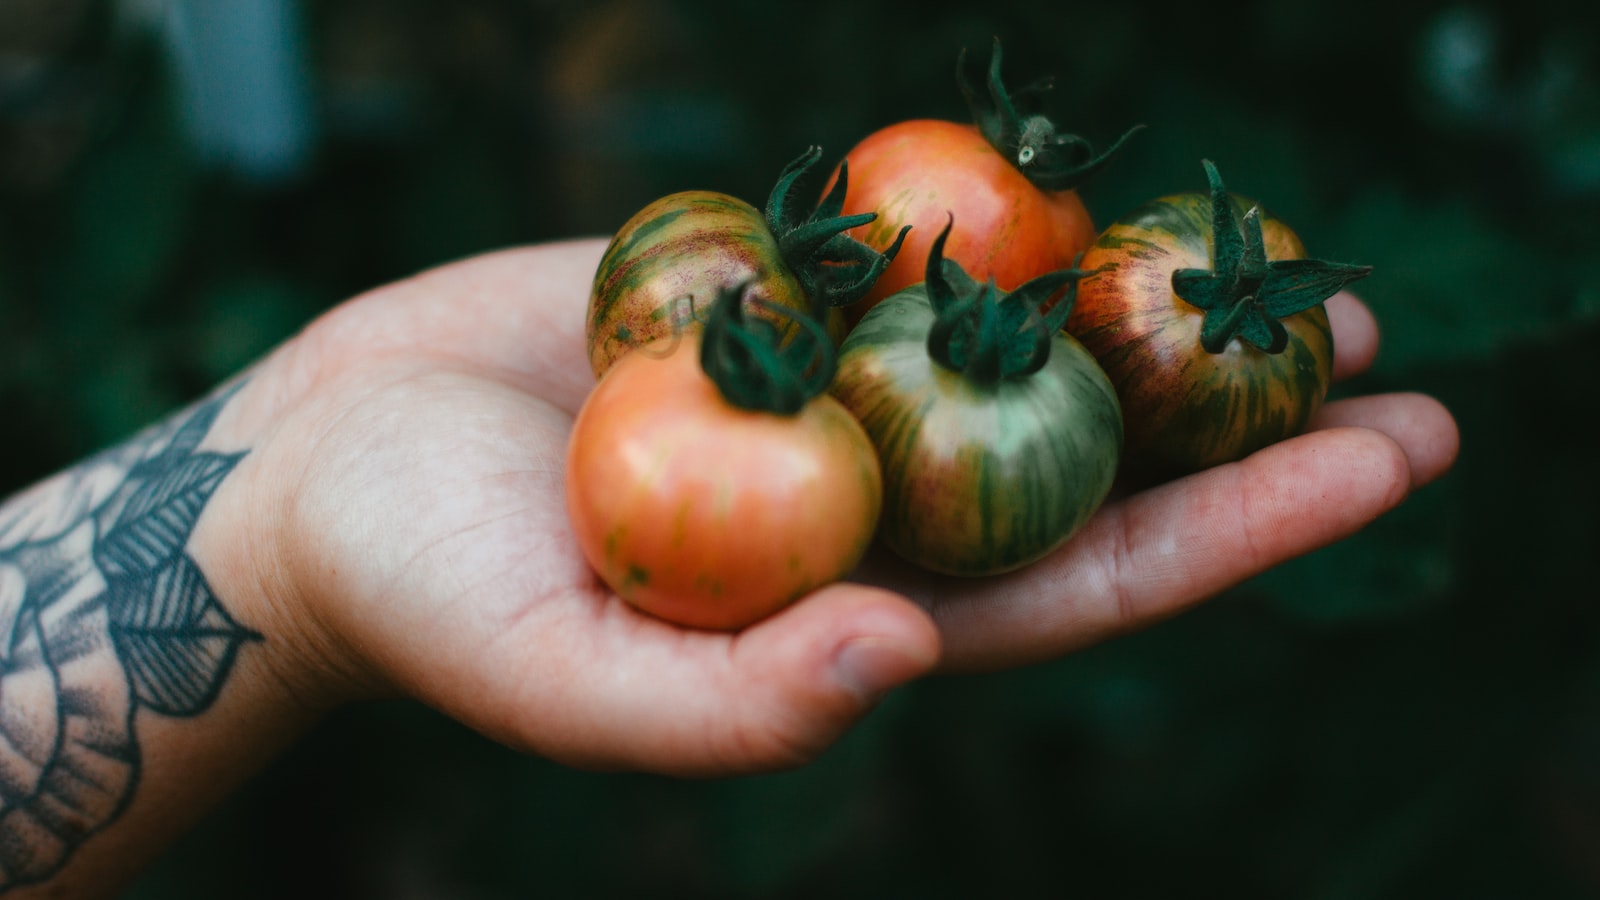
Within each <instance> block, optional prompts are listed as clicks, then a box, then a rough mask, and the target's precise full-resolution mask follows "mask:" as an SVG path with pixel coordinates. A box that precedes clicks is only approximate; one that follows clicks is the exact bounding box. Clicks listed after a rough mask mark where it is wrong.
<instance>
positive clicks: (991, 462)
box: [831, 226, 1122, 575]
mask: <svg viewBox="0 0 1600 900" xmlns="http://www.w3.org/2000/svg"><path fill="white" fill-rule="evenodd" d="M948 231H949V229H948V226H947V228H946V230H945V231H944V232H941V233H940V235H939V237H938V238H937V239H936V240H935V241H934V245H933V247H932V249H931V252H930V254H929V257H928V264H927V269H926V270H925V275H924V277H925V282H924V283H922V284H918V285H915V286H912V287H909V288H906V289H905V290H903V291H900V292H899V293H897V294H894V295H893V296H891V297H888V298H887V299H885V300H884V301H883V302H882V303H879V304H878V305H877V306H875V307H873V308H872V309H871V310H870V311H868V312H867V314H866V315H865V316H863V317H862V319H861V322H860V323H859V324H857V325H856V327H855V328H854V329H853V330H852V331H851V332H850V335H849V337H847V338H846V339H845V342H844V346H843V347H842V348H841V349H840V359H839V373H838V375H837V376H836V378H835V380H834V385H833V387H832V388H831V390H832V392H833V394H834V396H836V397H838V398H839V400H840V402H841V403H843V404H844V405H845V406H846V407H847V408H848V409H849V410H850V411H851V412H852V413H854V414H855V416H856V417H857V418H858V419H860V420H861V424H862V425H863V426H865V428H866V430H867V434H868V435H869V436H871V438H872V443H873V446H874V447H875V448H876V450H877V453H878V457H879V461H880V463H881V465H882V466H883V477H884V503H883V516H882V521H881V523H880V525H879V533H880V536H881V537H882V540H883V542H884V543H885V544H886V545H887V546H888V547H889V548H890V549H892V550H893V551H895V552H896V553H898V554H899V555H900V556H902V557H905V558H906V559H908V560H910V561H912V562H914V563H916V564H918V565H920V566H922V567H924V568H927V569H931V570H933V571H936V572H942V573H946V574H954V575H988V574H993V573H997V572H1003V571H1007V570H1010V569H1015V568H1018V567H1021V566H1023V565H1026V564H1027V563H1030V562H1032V561H1034V560H1036V559H1038V558H1040V557H1042V556H1044V555H1045V554H1047V553H1049V552H1050V551H1051V550H1053V549H1055V548H1056V547H1058V546H1060V545H1061V544H1062V543H1063V542H1065V541H1066V540H1067V539H1068V538H1069V537H1070V536H1071V535H1072V534H1073V533H1074V532H1075V531H1077V529H1078V528H1079V527H1080V526H1082V525H1083V523H1084V522H1086V521H1087V520H1088V519H1089V517H1090V516H1091V515H1093V513H1094V511H1095V510H1096V509H1098V508H1099V506H1100V505H1101V503H1103V502H1104V500H1105V498H1106V495H1107V494H1108V493H1109V491H1110V490H1111V484H1112V481H1113V479H1114V478H1115V476H1116V471H1117V465H1118V457H1119V453H1120V451H1121V447H1122V420H1121V414H1120V411H1119V409H1118V406H1117V397H1116V392H1115V391H1114V390H1113V389H1112V387H1111V384H1110V382H1109V381H1107V379H1106V376H1105V373H1103V372H1102V371H1101V370H1100V367H1099V366H1098V365H1096V364H1095V361H1094V358H1093V357H1091V356H1090V355H1089V353H1088V351H1086V350H1085V349H1084V348H1083V347H1082V346H1081V345H1080V344H1079V343H1078V342H1077V341H1076V340H1074V339H1073V338H1072V337H1071V336H1070V335H1068V334H1066V333H1065V332H1063V331H1062V330H1061V327H1060V326H1061V320H1062V319H1064V318H1065V314H1066V312H1067V311H1068V310H1069V309H1070V306H1071V300H1070V296H1069V297H1067V298H1065V299H1063V300H1062V301H1061V302H1060V303H1058V305H1057V306H1056V308H1055V309H1054V310H1052V313H1053V314H1052V316H1050V317H1048V318H1047V317H1043V316H1040V315H1039V314H1038V312H1037V309H1038V307H1039V305H1040V304H1041V303H1042V302H1043V301H1044V300H1045V299H1046V298H1047V297H1048V296H1049V295H1051V294H1053V293H1055V292H1058V291H1060V290H1061V289H1062V288H1063V287H1066V286H1069V285H1070V282H1071V281H1072V280H1073V279H1074V278H1076V277H1077V275H1078V274H1079V273H1077V272H1075V271H1072V270H1067V271H1062V272H1055V273H1048V274H1046V275H1043V276H1040V277H1039V278H1036V279H1033V280H1030V281H1028V282H1025V283H1024V284H1023V285H1021V286H1020V287H1018V288H1017V290H1016V291H1014V292H1012V293H1010V294H1009V295H1006V294H1004V292H1002V291H1000V290H998V289H997V288H996V287H995V285H994V283H993V282H992V281H991V282H988V283H986V284H984V285H979V284H977V283H976V282H974V281H973V280H972V279H971V278H970V277H968V276H967V275H966V274H965V273H964V272H963V270H962V269H961V267H960V266H959V265H957V264H954V263H953V262H951V263H941V257H942V250H943V241H944V238H945V236H946V235H947V234H948Z"/></svg>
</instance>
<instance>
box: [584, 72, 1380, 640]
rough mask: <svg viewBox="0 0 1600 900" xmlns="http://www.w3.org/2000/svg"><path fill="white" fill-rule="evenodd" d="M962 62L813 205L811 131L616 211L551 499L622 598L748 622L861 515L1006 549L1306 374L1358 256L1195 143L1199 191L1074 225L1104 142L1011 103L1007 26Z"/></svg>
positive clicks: (1181, 464)
mask: <svg viewBox="0 0 1600 900" xmlns="http://www.w3.org/2000/svg"><path fill="white" fill-rule="evenodd" d="M958 71H959V72H960V73H961V77H960V78H959V79H958V80H959V83H960V86H961V89H962V90H963V92H964V93H965V94H966V95H967V99H968V101H969V105H970V106H971V107H972V110H973V115H974V120H975V121H974V124H970V125H968V124H956V123H950V122H941V121H930V120H917V121H909V122H903V123H900V124H896V125H891V126H889V127H887V128H884V129H881V130H880V131H878V132H876V133H874V134H872V135H870V136H869V137H868V138H866V139H865V140H864V141H862V142H861V143H860V144H858V145H857V146H856V147H855V148H854V149H852V150H851V151H850V152H849V153H848V154H847V155H846V157H845V159H844V160H843V161H842V162H841V163H840V164H839V166H838V168H837V169H836V170H835V172H834V174H833V176H832V179H831V181H830V182H829V185H828V187H827V188H826V189H825V190H824V192H823V197H822V200H821V201H820V202H819V203H817V204H816V205H815V206H814V207H811V206H809V205H808V204H806V203H805V201H804V199H803V192H802V188H801V185H802V183H803V182H804V181H805V180H806V179H805V177H806V176H807V175H808V174H809V173H811V172H812V171H813V169H814V168H815V166H816V164H817V163H818V161H819V160H820V159H821V151H820V150H819V149H817V148H812V149H811V150H809V151H807V152H806V153H805V154H804V155H802V156H801V157H800V158H799V159H797V160H795V161H794V162H793V163H791V164H790V165H789V167H788V168H786V169H785V170H784V172H783V173H782V175H781V176H780V177H779V179H778V182H777V184H776V186H775V187H774V188H773V191H772V193H771V195H770V196H769V198H768V200H767V205H766V209H765V210H757V209H756V208H755V207H753V206H751V205H750V204H748V203H745V202H743V201H741V200H738V199H736V198H734V197H730V196H727V195H725V194H719V193H714V192H706V191H687V192H682V193H677V194H672V195H670V196H667V197H663V198H661V199H659V200H657V201H655V202H654V203H651V204H650V205H648V206H646V207H645V208H644V209H642V210H640V211H639V212H638V213H637V214H635V216H634V217H633V218H632V219H630V220H629V221H628V222H627V223H626V224H625V225H623V227H622V228H621V229H620V230H619V231H618V232H617V234H616V235H615V236H614V238H613V239H612V241H611V244H610V246H609V247H608V248H607V250H606V252H605V255H604V256H603V257H602V259H601V261H600V265H599V267H598V270H597V271H596V273H595V279H594V287H593V291H592V293H591V296H590V301H589V317H588V328H587V337H588V345H589V359H590V362H591V364H592V366H593V368H594V371H595V375H596V376H597V378H598V379H599V381H598V384H597V385H596V388H595V390H594V391H593V392H592V393H591V395H590V397H589V398H588V400H587V401H586V403H585V405H584V407H583V409H582V410H580V412H579V414H578V417H577V421H576V423H575V425H574V429H573V433H572V438H571V443H570V447H569V453H568V463H567V502H568V511H569V515H570V517H571V520H572V524H573V528H574V531H575V533H576V534H577V536H578V539H579V543H580V545H581V546H582V549H583V552H584V554H585V555H586V557H587V558H588V560H589V562H590V564H591V565H592V566H593V567H594V569H595V570H596V572H598V573H599V575H600V576H601V578H603V579H604V580H605V581H606V582H607V583H608V584H609V585H610V586H611V587H612V588H613V589H614V590H615V591H616V592H617V593H618V594H619V595H620V596H621V597H622V598H623V599H625V600H627V601H628V602H630V603H632V604H633V605H635V606H636V607H638V608H640V609H642V610H644V611H646V612H648V613H651V614H653V615H656V616H658V617H661V618H664V619H667V620H669V621H673V622H676V623H679V624H683V625H688V626H693V627H702V628H715V629H735V628H740V627H743V626H745V625H747V624H750V623H752V622H754V621H756V620H759V619H761V618H763V617H765V616H767V615H769V614H771V613H773V612H775V611H776V610H778V609H781V608H782V607H783V606H785V605H787V604H788V603H790V602H792V601H794V600H795V599H797V598H798V597H800V596H802V595H803V594H805V593H807V592H809V591H811V590H814V589H816V588H818V587H821V586H822V585H824V584H827V583H829V582H831V581H835V580H837V579H840V578H842V577H844V576H845V575H847V574H848V573H849V572H850V571H851V570H852V569H854V568H855V567H856V565H857V564H858V563H859V562H860V560H861V558H862V556H863V555H864V554H865V553H866V551H867V548H868V546H869V545H870V544H871V543H872V542H873V541H874V540H875V539H878V540H881V541H882V542H883V544H885V545H886V546H887V547H888V548H890V549H891V550H892V551H894V552H895V553H897V554H899V555H900V556H903V557H905V558H906V559H908V560H910V561H912V562H914V563H916V564H918V565H920V566H923V567H925V568H927V569H930V570H933V571H935V572H939V573H945V574H952V575H985V574H992V573H997V572H1003V571H1008V570H1011V569H1016V568H1018V567H1021V566H1025V565H1027V564H1029V563H1031V562H1033V561H1035V560H1037V559H1039V558H1040V557H1042V556H1044V555H1046V554H1048V553H1049V552H1051V551H1052V550H1054V549H1055V548H1057V547H1059V546H1060V545H1061V544H1062V543H1064V542H1065V541H1066V540H1067V539H1068V538H1069V537H1070V536H1071V535H1072V534H1073V533H1074V532H1076V531H1077V529H1078V528H1079V527H1081V526H1082V525H1083V523H1084V522H1085V521H1087V520H1088V518H1089V517H1090V516H1091V515H1093V514H1094V512H1095V511H1096V510H1097V509H1098V508H1099V506H1100V505H1101V504H1102V503H1103V502H1104V501H1105V498H1106V496H1107V495H1108V494H1109V492H1110V490H1111V486H1112V482H1113V480H1114V479H1115V478H1116V477H1117V474H1118V471H1119V469H1122V470H1124V471H1126V470H1127V469H1128V468H1129V467H1136V468H1137V469H1139V470H1140V471H1141V472H1143V473H1146V475H1147V476H1148V475H1149V474H1152V473H1153V474H1157V475H1160V476H1165V475H1171V474H1180V473H1183V472H1187V471H1194V470H1197V469H1201V468H1204V467H1207V466H1211V465H1215V464H1218V463H1221V462H1226V461H1229V460H1234V459H1238V458H1241V457H1243V456H1245V455H1247V454H1249V453H1251V452H1253V451H1254V450H1256V449H1259V448H1260V447H1263V446H1265V445H1267V444H1269V443H1272V442H1274V441H1277V440H1281V439H1283V438H1285V437H1288V436H1290V435H1293V434H1295V433H1297V432H1299V431H1300V430H1301V429H1302V428H1304V426H1305V423H1306V421H1307V420H1308V419H1309V417H1310V416H1311V414H1312V413H1313V412H1314V411H1315V410H1316V409H1317V407H1318V406H1319V405H1320V404H1321V403H1322V400H1323V398H1324V397H1325V396H1326V393H1327V388H1328V382H1329V379H1330V375H1331V365H1332V357H1333V339H1332V334H1331V332H1330V330H1329V326H1328V318H1327V314H1326V312H1325V311H1324V310H1323V307H1322V301H1323V300H1325V299H1326V298H1328V297H1329V296H1331V295H1332V294H1333V293H1335V292H1336V291H1337V290H1338V289H1339V288H1340V287H1342V286H1343V285H1345V284H1347V283H1349V282H1350V281H1353V280H1355V279H1357V278H1360V277H1362V276H1363V275H1365V274H1366V272H1367V271H1368V270H1367V269H1366V268H1365V267H1360V266H1350V265H1342V264H1336V263H1329V262H1323V261H1318V260H1309V259H1306V258H1305V253H1304V250H1303V248H1302V247H1301V245H1300V242H1299V240H1298V238H1296V236H1295V234H1294V233H1293V232H1292V231H1290V230H1289V228H1288V227H1287V226H1285V225H1284V224H1283V223H1282V222H1280V221H1278V220H1277V219H1275V218H1273V217H1271V216H1270V215H1268V214H1267V213H1265V212H1264V211H1262V210H1261V209H1260V208H1259V207H1258V206H1255V205H1254V204H1251V203H1249V202H1247V201H1244V200H1242V199H1241V198H1239V197H1237V196H1235V195H1232V194H1230V193H1228V192H1227V190H1226V188H1225V187H1224V185H1223V183H1222V179H1221V176H1220V175H1219V174H1218V172H1217V170H1216V168H1215V167H1214V166H1213V165H1211V164H1210V163H1209V162H1207V163H1205V170H1206V175H1207V179H1208V182H1209V184H1208V190H1206V191H1205V192H1195V193H1185V194H1178V195H1174V196H1168V197H1163V198H1160V199H1157V200H1154V201H1152V202H1150V203H1147V204H1145V205H1144V206H1142V207H1140V208H1139V209H1136V210H1134V211H1133V212H1131V213H1129V214H1128V215H1126V216H1124V217H1122V218H1121V219H1118V220H1117V221H1116V222H1114V223H1112V224H1111V225H1110V226H1109V227H1107V228H1105V229H1104V230H1103V231H1097V230H1096V229H1095V227H1094V226H1093V224H1092V220H1091V218H1090V215H1089V212H1088V211H1087V210H1086V209H1085V207H1084V205H1083V203H1082V201H1081V200H1080V199H1079V197H1078V195H1077V193H1076V192H1075V191H1074V187H1075V186H1076V185H1078V184H1080V183H1081V182H1082V180H1083V179H1084V178H1086V177H1088V176H1090V175H1092V174H1094V173H1095V172H1097V171H1099V170H1100V169H1101V168H1102V167H1103V166H1104V165H1105V164H1106V162H1107V160H1108V159H1109V158H1110V157H1111V155H1112V153H1113V152H1114V151H1115V150H1116V149H1117V146H1120V144H1121V143H1122V141H1121V140H1119V141H1118V142H1117V144H1116V145H1113V146H1112V147H1111V148H1110V149H1109V150H1107V151H1106V152H1104V153H1101V154H1098V155H1096V154H1094V153H1093V151H1092V150H1091V148H1090V147H1089V145H1088V144H1087V143H1085V142H1084V141H1083V140H1082V139H1081V138H1078V137H1076V136H1074V135H1070V134H1062V133H1059V132H1057V130H1056V128H1055V126H1054V125H1053V124H1052V123H1051V122H1050V120H1049V119H1048V118H1046V117H1044V116H1042V115H1039V114H1035V113H1032V112H1031V111H1030V110H1029V109H1028V108H1027V102H1028V101H1030V100H1036V99H1037V97H1036V95H1037V94H1038V93H1039V91H1038V89H1037V88H1035V89H1033V90H1031V91H1029V92H1016V93H1015V94H1013V93H1012V92H1009V91H1007V89H1006V87H1005V85H1004V84H1003V83H1002V82H1001V79H1000V48H999V45H998V43H997V44H996V46H995V48H994V54H993V56H992V58H991V60H990V64H989V66H988V69H987V78H986V79H985V81H984V83H983V84H982V86H981V87H980V86H978V85H974V84H972V83H971V82H970V81H969V80H968V78H967V76H966V68H965V65H964V60H963V65H960V66H958ZM1131 134H1132V132H1129V135H1131ZM1127 137H1128V135H1124V136H1123V138H1122V140H1126V139H1127ZM852 179H854V183H853V184H852Z"/></svg>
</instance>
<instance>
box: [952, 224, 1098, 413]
mask: <svg viewBox="0 0 1600 900" xmlns="http://www.w3.org/2000/svg"><path fill="white" fill-rule="evenodd" d="M954 224H955V221H954V217H952V218H951V221H950V222H949V223H947V224H946V225H945V227H944V230H943V231H941V232H939V237H938V238H936V239H935V240H934V242H933V246H932V247H931V248H930V249H929V250H928V267H927V271H926V273H925V274H924V276H923V286H924V288H925V289H926V290H927V292H928V302H929V303H930V304H931V305H932V306H933V312H934V322H933V327H932V328H930V329H928V355H929V356H930V357H932V358H933V361H934V362H936V363H938V364H939V365H941V366H944V367H945V368H947V369H950V370H952V371H956V372H960V373H962V374H963V375H965V376H966V377H967V378H968V379H970V380H972V381H974V382H976V383H978V384H986V385H988V384H995V383H997V382H999V381H1000V380H1002V379H1006V378H1026V377H1028V376H1029V375H1032V374H1033V373H1035V372H1037V371H1039V370H1040V369H1042V368H1044V364H1045V363H1046V362H1048V361H1049V360H1050V346H1051V341H1052V340H1053V339H1054V337H1055V336H1056V335H1057V334H1059V333H1060V332H1061V328H1062V326H1063V325H1065V324H1066V321H1067V316H1068V315H1070V314H1071V313H1072V304H1073V301H1074V300H1075V299H1076V288H1077V284H1078V279H1080V278H1082V277H1083V275H1084V273H1083V272H1080V271H1078V270H1077V269H1061V270H1058V271H1055V272H1047V273H1045V274H1044V275H1040V276H1039V277H1037V278H1034V279H1032V280H1030V281H1028V282H1026V283H1024V284H1022V285H1020V286H1018V287H1017V289H1016V290H1014V291H1010V292H1009V293H1008V292H1006V291H1003V290H1001V289H1000V288H999V287H997V286H995V283H994V279H992V278H991V279H990V280H989V281H988V282H986V283H984V284H979V283H978V282H977V281H975V280H973V278H972V276H970V275H968V274H967V273H966V270H965V269H962V268H961V264H960V263H957V262H956V261H955V260H949V259H945V258H944V243H945V239H946V238H947V237H949V236H950V229H951V227H952V226H953V225H954ZM1063 287H1065V288H1068V290H1067V292H1066V293H1065V294H1064V295H1063V296H1062V297H1061V299H1060V300H1059V301H1058V302H1057V303H1056V304H1055V306H1052V307H1051V308H1050V310H1049V312H1040V309H1041V307H1043V306H1044V304H1045V302H1046V301H1047V300H1049V299H1050V298H1051V296H1053V295H1054V294H1055V293H1056V292H1057V291H1060V290H1061V289H1062V288H1063Z"/></svg>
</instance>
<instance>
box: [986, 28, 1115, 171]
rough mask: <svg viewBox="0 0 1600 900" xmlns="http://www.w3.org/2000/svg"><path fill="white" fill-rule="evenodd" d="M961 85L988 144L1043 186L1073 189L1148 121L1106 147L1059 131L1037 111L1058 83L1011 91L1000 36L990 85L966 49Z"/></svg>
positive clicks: (1044, 81)
mask: <svg viewBox="0 0 1600 900" xmlns="http://www.w3.org/2000/svg"><path fill="white" fill-rule="evenodd" d="M956 85H957V86H958V87H959V88H960V89H961V94H962V96H963V97H965V98H966V101H967V107H968V108H969V109H970V110H971V111H972V120H973V122H974V124H976V125H977V126H978V131H979V132H980V133H982V134H983V136H984V138H985V139H986V140H988V141H989V144H990V145H991V146H993V147H994V149H995V151H996V152H998V153H999V154H1000V155H1001V156H1003V157H1005V158H1006V159H1008V160H1010V162H1011V165H1013V166H1015V167H1016V169H1017V171H1019V172H1021V173H1022V174H1023V175H1024V176H1026V177H1027V179H1028V181H1030V182H1032V183H1033V185H1034V187H1037V188H1038V189H1039V190H1041V191H1067V190H1071V189H1073V188H1075V187H1077V186H1078V185H1080V184H1082V183H1083V182H1085V181H1087V180H1088V179H1089V178H1091V177H1092V176H1094V175H1095V174H1096V173H1098V172H1099V171H1100V170H1101V169H1103V168H1105V167H1106V165H1107V164H1108V163H1110V162H1111V159H1112V157H1114V156H1115V155H1116V154H1117V152H1118V151H1119V150H1121V149H1122V146H1123V145H1124V144H1126V143H1127V141H1128V138H1131V137H1133V135H1134V134H1135V133H1137V132H1138V131H1139V130H1140V129H1142V128H1144V126H1143V125H1135V126H1133V127H1132V128H1130V129H1128V130H1127V131H1126V132H1124V133H1123V135H1122V137H1119V138H1117V140H1116V142H1115V143H1113V144H1112V145H1111V146H1110V147H1109V148H1107V149H1106V151H1105V152H1104V153H1101V154H1099V155H1096V154H1095V152H1094V147H1093V146H1092V145H1090V143H1089V142H1088V141H1086V140H1084V139H1083V138H1081V137H1079V136H1078V135H1075V134H1068V133H1066V132H1062V131H1059V130H1058V129H1057V126H1056V124H1055V122H1053V121H1051V120H1050V118H1049V117H1047V116H1045V115H1043V114H1041V113H1038V112H1034V111H1032V108H1033V106H1034V102H1033V101H1036V100H1037V99H1038V98H1042V97H1043V96H1044V95H1045V94H1046V93H1047V92H1049V91H1050V90H1051V89H1053V88H1054V87H1055V84H1054V82H1053V80H1052V79H1050V78H1043V79H1040V80H1038V81H1035V82H1033V83H1032V84H1029V85H1027V86H1025V87H1023V88H1021V89H1019V90H1015V91H1011V90H1008V89H1007V88H1006V86H1005V82H1004V81H1002V80H1001V78H1000V39H999V38H995V40H994V53H993V55H991V56H990V58H989V70H988V79H987V81H986V83H985V88H986V89H985V90H982V91H980V90H979V89H978V88H977V87H976V86H975V85H974V84H973V83H972V81H971V80H970V79H969V78H968V75H967V51H966V49H965V48H962V50H961V54H960V56H959V57H958V58H957V60H956Z"/></svg>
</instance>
